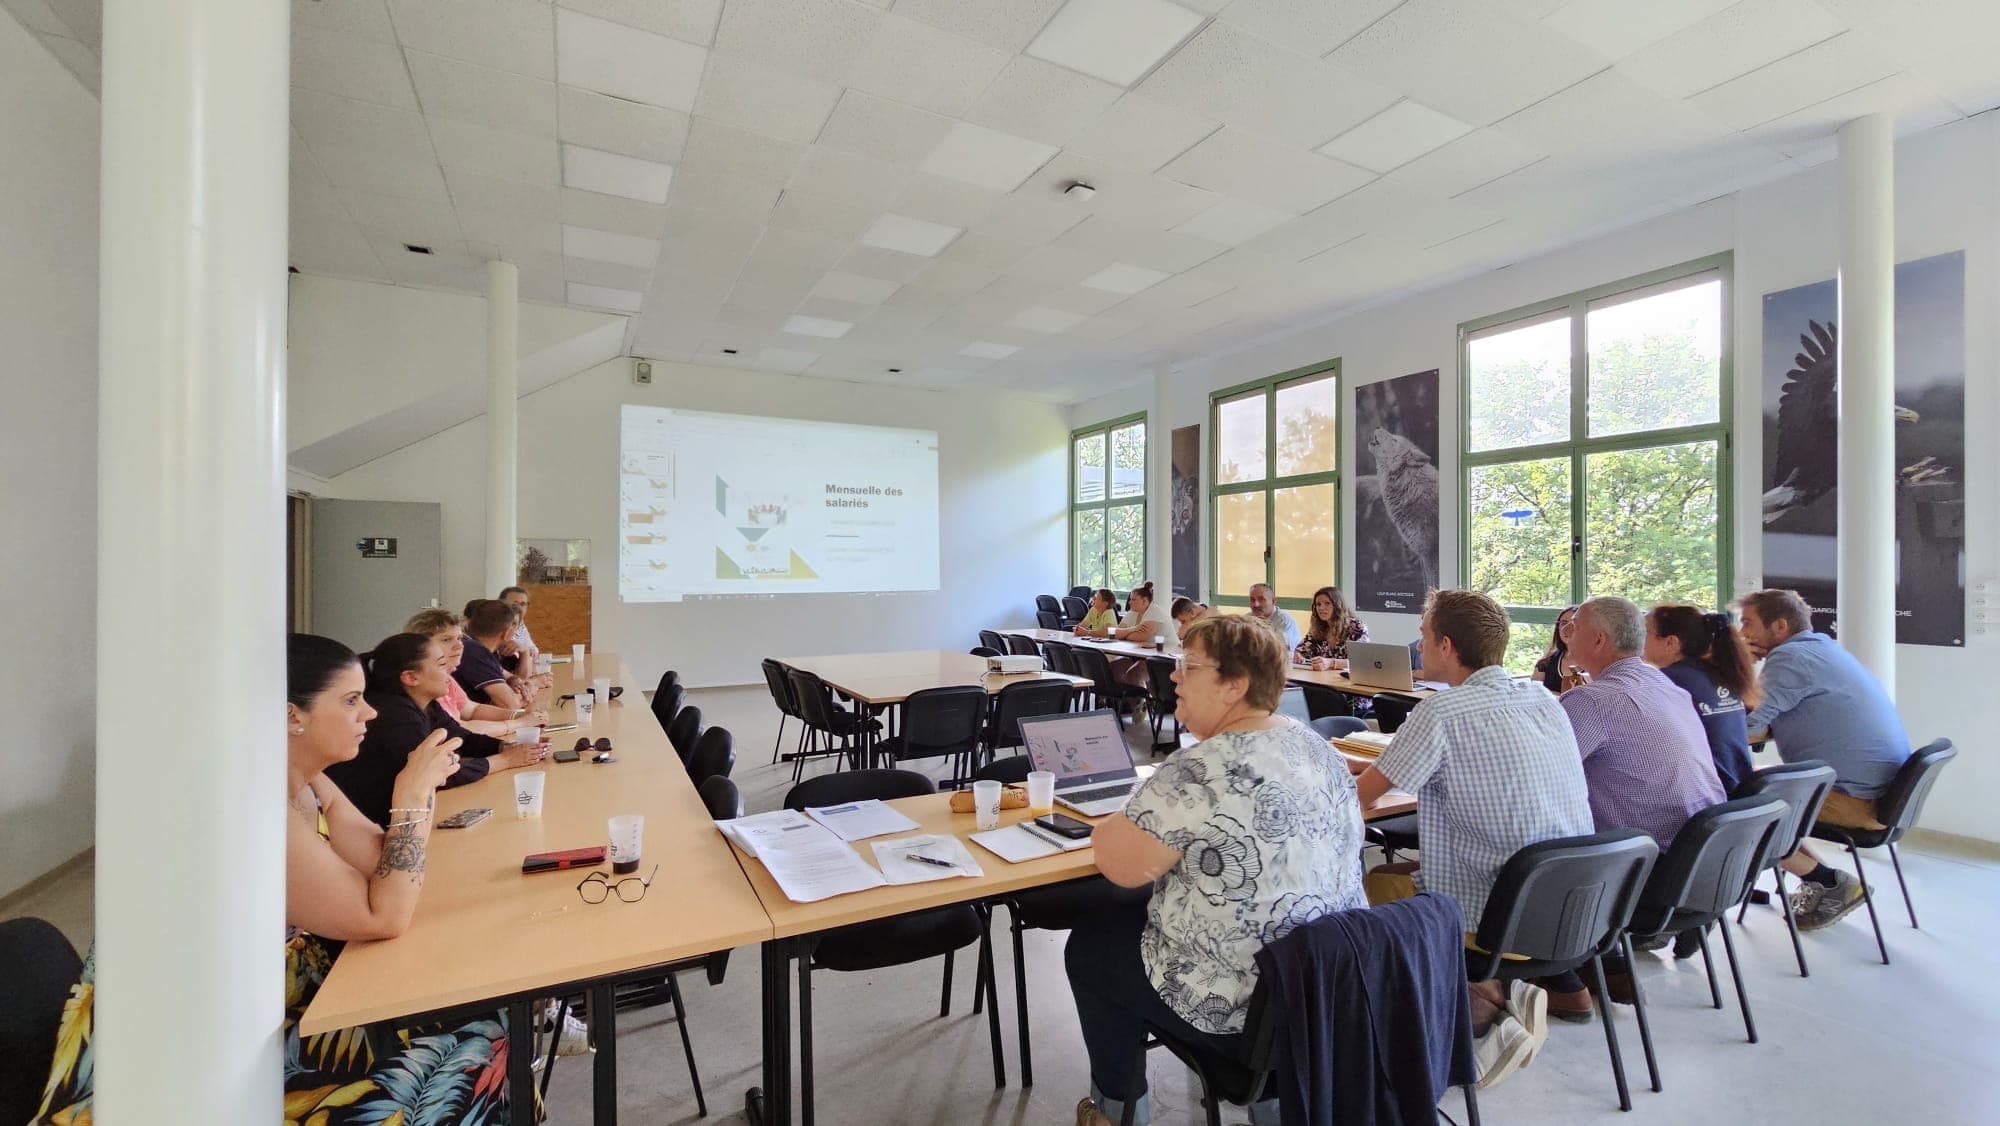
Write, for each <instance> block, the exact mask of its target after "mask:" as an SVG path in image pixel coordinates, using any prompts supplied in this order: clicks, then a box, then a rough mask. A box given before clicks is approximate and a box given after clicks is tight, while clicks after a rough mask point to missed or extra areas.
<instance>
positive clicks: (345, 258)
mask: <svg viewBox="0 0 2000 1126" xmlns="http://www.w3.org/2000/svg"><path fill="white" fill-rule="evenodd" d="M288 251H289V253H288V254H287V258H288V259H289V261H290V263H291V265H294V266H297V267H298V268H299V269H301V270H304V271H305V272H306V273H309V274H327V275H330V276H333V277H344V278H369V279H373V280H377V281H387V280H389V271H388V270H386V269H384V268H383V266H382V260H381V259H380V258H377V257H376V256H375V251H374V250H373V249H371V248H370V247H369V245H368V241H367V240H366V239H364V238H362V237H361V236H360V234H359V233H353V234H347V235H341V234H335V233H333V232H330V231H325V230H321V231H319V232H317V233H315V234H314V235H313V236H312V237H310V238H300V237H299V236H297V235H294V236H293V237H292V239H291V243H290V246H289V247H288Z"/></svg>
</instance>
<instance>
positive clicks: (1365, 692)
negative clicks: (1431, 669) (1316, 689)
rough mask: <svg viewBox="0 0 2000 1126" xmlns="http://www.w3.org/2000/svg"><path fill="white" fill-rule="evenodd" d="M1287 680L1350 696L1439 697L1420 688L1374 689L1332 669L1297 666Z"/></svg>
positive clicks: (1286, 674)
mask: <svg viewBox="0 0 2000 1126" xmlns="http://www.w3.org/2000/svg"><path fill="white" fill-rule="evenodd" d="M1285 679H1286V680H1288V681H1290V682H1292V683H1293V684H1317V685H1319V686H1320V687H1321V688H1331V689H1333V690H1334V691H1336V692H1345V693H1347V694H1348V695H1350V696H1373V695H1375V694H1377V693H1379V692H1394V693H1396V694H1397V695H1399V696H1413V697H1415V698H1417V699H1419V700H1422V699H1425V698H1427V697H1431V696H1435V695H1437V690H1436V689H1434V688H1422V687H1419V688H1417V689H1415V690H1414V691H1411V692H1404V691H1403V690H1401V689H1399V688H1373V687H1370V686H1368V685H1365V684H1356V683H1354V682H1353V681H1352V680H1349V679H1348V678H1347V674H1346V673H1344V672H1335V671H1334V670H1332V669H1326V670H1324V671H1315V670H1313V669H1303V668H1300V667H1299V666H1297V665H1291V666H1289V667H1287V668H1286V669H1285ZM1419 679H1421V678H1419Z"/></svg>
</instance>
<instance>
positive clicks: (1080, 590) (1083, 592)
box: [1063, 586, 1090, 603]
mask: <svg viewBox="0 0 2000 1126" xmlns="http://www.w3.org/2000/svg"><path fill="white" fill-rule="evenodd" d="M1063 597H1065V598H1074V599H1076V600H1077V601H1079V602H1083V603H1088V602H1089V601H1090V588H1089V587H1087V586H1073V587H1071V588H1069V593H1068V594H1066V595H1064V596H1063Z"/></svg>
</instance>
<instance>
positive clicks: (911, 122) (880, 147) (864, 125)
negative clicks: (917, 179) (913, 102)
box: [819, 90, 952, 165]
mask: <svg viewBox="0 0 2000 1126" xmlns="http://www.w3.org/2000/svg"><path fill="white" fill-rule="evenodd" d="M951 125H952V122H951V119H950V118H948V117H944V116H942V115H939V114H935V113H930V112H927V111H925V110H920V109H916V108H914V107H911V106H906V105H903V104H902V103H900V102H892V101H889V100H888V99H886V98H877V97H874V96H872V95H869V94H864V93H861V92H860V91H858V90H848V91H846V92H845V93H843V94H842V95H841V96H840V102H839V104H837V105H836V106H834V107H833V116H832V117H829V118H827V121H826V128H825V129H823V130H821V131H820V135H819V144H821V145H824V146H827V147H830V148H836V149H841V150H844V151H846V152H854V153H860V154H862V155H865V156H872V157H877V158H879V159H882V160H888V161H893V162H895V163H897V164H902V165H915V164H918V163H921V162H922V161H923V159H924V158H925V157H926V156H928V155H929V154H930V152H931V150H932V149H934V148H936V147H937V144H938V142H939V141H941V140H943V139H944V135H945V131H946V130H948V129H950V128H951Z"/></svg>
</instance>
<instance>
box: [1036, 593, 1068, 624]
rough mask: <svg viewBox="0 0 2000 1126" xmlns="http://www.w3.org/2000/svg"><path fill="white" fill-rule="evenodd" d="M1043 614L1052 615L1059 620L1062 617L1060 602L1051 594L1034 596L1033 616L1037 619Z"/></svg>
mask: <svg viewBox="0 0 2000 1126" xmlns="http://www.w3.org/2000/svg"><path fill="white" fill-rule="evenodd" d="M1043 614H1054V615H1055V616H1056V617H1057V618H1058V619H1060V618H1061V617H1062V602H1061V601H1060V600H1059V599H1057V598H1056V596H1055V595H1053V594H1037V595H1036V596H1035V615H1036V616H1037V617H1039V616H1041V615H1043Z"/></svg>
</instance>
